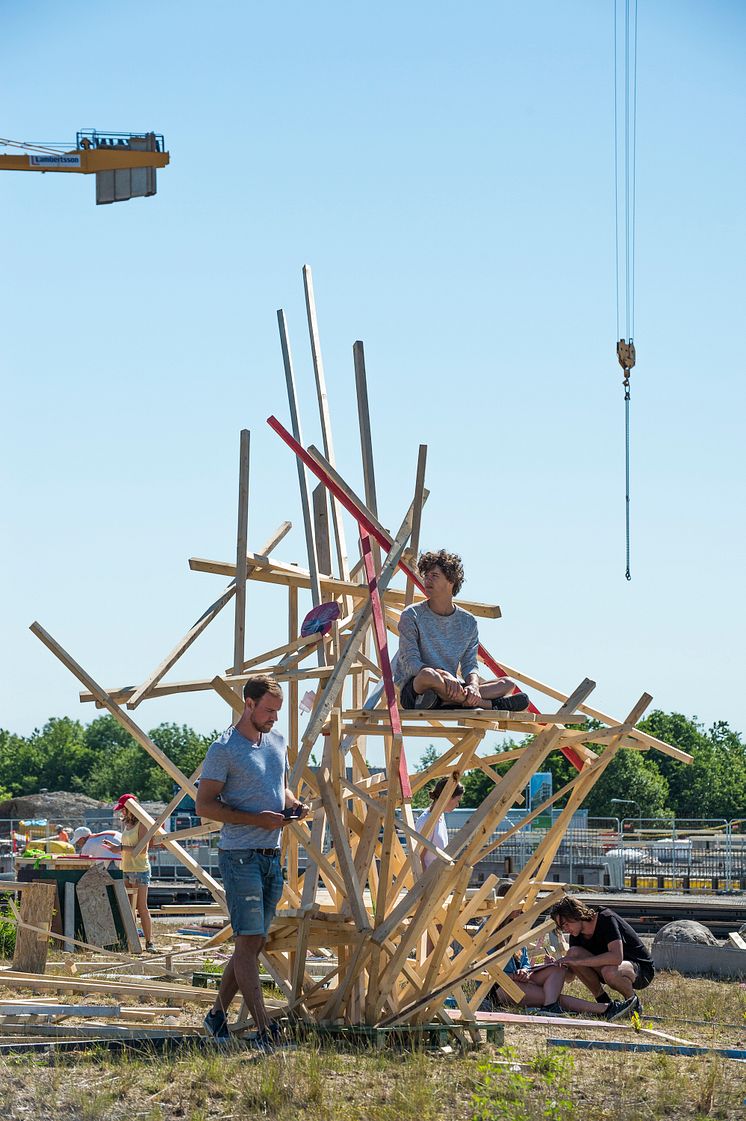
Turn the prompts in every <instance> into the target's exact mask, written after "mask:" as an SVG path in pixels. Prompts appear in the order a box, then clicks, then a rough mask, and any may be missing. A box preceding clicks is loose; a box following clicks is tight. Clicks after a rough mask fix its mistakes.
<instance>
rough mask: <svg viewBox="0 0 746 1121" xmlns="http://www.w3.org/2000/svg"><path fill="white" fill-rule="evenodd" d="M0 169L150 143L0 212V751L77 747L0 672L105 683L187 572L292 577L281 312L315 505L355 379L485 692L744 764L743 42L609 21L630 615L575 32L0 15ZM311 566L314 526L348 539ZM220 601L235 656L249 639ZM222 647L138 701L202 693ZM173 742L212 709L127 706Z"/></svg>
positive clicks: (171, 614) (596, 211)
mask: <svg viewBox="0 0 746 1121" xmlns="http://www.w3.org/2000/svg"><path fill="white" fill-rule="evenodd" d="M0 29H1V30H2V34H1V35H0V73H1V74H2V78H1V79H0V82H1V83H2V91H3V104H4V106H5V113H4V116H3V121H2V132H3V134H4V135H9V136H10V137H12V138H13V139H19V140H26V141H50V140H52V141H54V140H67V139H69V140H71V141H72V140H73V138H74V135H75V132H76V130H77V129H79V128H82V127H95V128H98V129H102V130H105V129H110V130H114V131H130V130H132V131H136V130H141V129H146V128H152V129H155V130H156V131H159V132H163V133H164V134H165V137H166V141H167V146H168V148H169V150H170V152H171V159H172V163H171V166H170V167H168V168H167V169H166V170H165V171H163V172H159V181H158V194H157V196H156V197H155V198H152V199H140V200H134V201H131V202H129V203H126V204H118V205H115V206H109V207H96V206H95V204H94V183H93V181H92V179H89V178H86V177H83V176H74V175H69V176H62V175H50V174H48V175H38V174H35V175H31V174H25V175H24V174H14V173H5V174H3V175H2V176H1V177H0V192H1V195H0V197H1V198H2V213H3V217H4V222H3V252H2V257H3V263H4V266H5V267H4V268H3V269H2V278H1V279H0V283H1V284H2V309H3V321H4V324H3V326H4V330H3V345H2V353H1V356H0V369H2V380H3V400H4V403H5V424H4V438H3V441H2V448H1V450H0V467H1V470H2V483H3V486H2V492H3V500H2V507H1V509H0V517H1V518H2V523H1V525H0V529H1V530H2V536H3V541H4V548H3V551H2V560H1V564H2V569H1V572H2V588H3V592H4V595H3V599H4V605H3V611H2V650H1V651H0V657H1V659H2V662H1V664H0V680H1V681H2V686H1V692H0V727H5V728H9V729H11V730H13V731H17V732H20V733H24V734H27V733H29V732H30V731H31V730H32V729H33V728H34V727H36V726H39V725H41V724H42V723H43V722H44V721H45V720H46V719H47V718H48V717H49V716H52V715H63V714H70V715H75V716H79V717H81V718H83V719H86V720H87V719H90V718H92V717H93V715H94V712H93V711H92V710H91V709H90V708H88V707H82V706H80V705H79V704H78V701H77V691H78V686H77V683H76V681H75V680H74V679H73V678H72V677H71V676H70V675H69V674H68V672H67V671H66V670H65V669H64V668H63V667H62V666H61V665H59V664H58V663H57V662H56V660H55V659H54V658H53V657H52V656H51V654H49V652H48V651H47V650H46V649H45V648H44V647H42V646H41V644H40V643H39V642H38V641H37V640H36V639H35V638H34V637H33V636H32V635H31V634H30V633H29V631H28V629H27V628H28V624H29V623H30V622H31V621H32V620H34V619H38V620H39V621H40V622H41V623H42V625H43V626H45V627H46V628H47V629H48V630H49V631H50V632H51V633H52V634H53V635H54V636H55V637H56V638H57V639H58V641H60V642H61V643H62V644H63V646H65V647H66V648H67V649H68V650H69V651H70V653H71V654H72V655H73V656H74V657H75V658H77V659H78V660H79V661H80V662H81V663H82V664H83V665H84V666H85V667H86V668H87V669H88V670H89V672H90V673H92V675H93V676H94V677H95V678H97V679H98V680H99V681H100V682H101V683H102V684H103V685H105V686H115V685H120V684H129V683H137V682H139V681H140V680H142V679H143V678H144V677H145V676H146V675H147V673H148V672H149V671H150V670H151V669H152V668H153V667H154V666H155V665H156V664H157V663H158V662H159V661H160V660H161V658H162V656H163V655H164V654H165V653H166V652H167V651H168V650H169V649H170V647H171V646H172V645H173V643H174V642H175V641H176V639H177V638H179V637H180V636H181V634H182V633H183V632H184V631H185V630H187V629H188V627H189V626H190V625H191V623H192V622H193V621H194V620H195V619H196V618H197V617H198V616H199V615H200V614H201V612H202V611H203V610H204V608H205V607H206V606H207V605H208V604H209V603H210V602H212V600H213V599H215V598H216V597H217V595H218V594H219V593H220V591H221V590H222V588H223V586H224V584H225V581H224V580H223V579H222V578H220V577H210V576H207V575H202V574H193V573H190V572H189V570H188V566H187V558H188V557H189V556H191V555H197V556H206V557H212V558H216V559H230V558H231V556H232V555H233V553H234V549H235V516H236V487H237V478H236V474H237V461H238V441H239V430H240V429H241V428H244V427H245V428H249V429H250V430H251V433H252V494H251V507H250V514H249V526H250V528H249V537H250V542H251V545H252V547H258V546H259V544H260V543H261V541H262V540H264V539H265V538H266V537H268V536H269V534H270V533H271V531H272V530H273V529H274V528H275V526H276V525H278V524H279V522H281V521H283V520H284V519H285V518H289V519H291V520H292V521H293V522H294V527H295V528H294V529H293V532H292V534H291V535H290V536H289V537H288V538H287V539H286V540H285V542H283V544H282V545H281V546H280V548H279V549H278V553H277V555H278V556H279V557H280V558H281V559H283V560H287V561H298V562H299V563H304V561H305V556H304V551H305V545H304V539H303V534H302V523H301V516H300V506H299V501H298V493H297V480H296V474H295V464H294V461H293V459H292V456H291V455H290V453H289V452H287V450H286V449H285V448H284V446H283V445H282V444H281V443H280V442H279V440H278V439H277V437H276V436H274V434H273V433H272V432H271V431H270V430H269V429H268V428H267V426H266V424H265V419H266V417H267V416H268V415H270V414H271V413H274V414H277V415H278V416H279V417H280V419H282V420H283V421H286V420H287V416H288V410H287V404H286V397H285V389H284V380H283V372H282V363H281V356H280V349H279V343H278V338H277V327H276V316H275V312H276V309H277V308H279V307H283V308H285V310H286V313H287V316H288V321H289V326H290V331H291V341H292V345H293V352H294V358H295V362H296V376H297V380H298V384H299V393H300V396H301V408H302V419H303V426H304V436H305V439H306V442H307V443H310V442H311V441H313V442H316V443H320V438H319V428H318V421H317V412H316V404H315V392H314V387H313V377H312V369H311V365H310V356H309V349H308V343H307V333H306V327H305V312H304V306H303V288H302V280H301V267H302V265H303V264H304V263H309V264H310V265H311V266H312V268H313V272H314V280H315V286H316V298H317V305H318V314H319V323H320V329H321V339H322V347H323V352H324V360H325V365H326V374H327V386H328V393H329V401H330V406H331V410H332V420H333V424H334V434H335V443H336V450H337V458H338V464H339V467H340V470H341V471H342V473H343V474H344V475H345V476H346V477H347V478H348V479H349V481H350V483H351V485H353V486H354V487H355V488H356V489H358V490H360V491H362V477H361V476H362V472H361V468H360V456H359V444H358V437H357V416H356V406H355V396H354V379H353V368H352V343H353V342H354V341H355V340H356V339H363V340H364V342H365V346H366V358H367V366H368V378H369V394H370V403H371V414H372V427H373V434H374V441H375V446H376V468H377V482H378V491H379V507H380V513H381V518H382V520H383V521H384V523H385V524H387V525H389V526H390V527H391V528H393V529H395V528H396V527H397V526H398V524H399V522H400V520H401V517H402V514H403V511H404V508H405V507H406V505H407V504H408V502H409V498H410V494H411V490H412V487H413V482H414V471H415V465H416V459H417V446H418V444H419V443H420V442H424V443H427V444H428V446H429V462H428V486H429V487H430V490H431V498H430V500H429V503H428V505H427V508H426V513H425V518H424V523H423V534H422V540H423V544H424V545H426V546H428V547H440V546H441V545H445V546H446V547H449V548H454V549H458V550H459V551H460V552H461V553H462V555H463V557H464V561H465V565H466V569H467V578H468V582H467V584H466V586H465V589H464V594H465V595H468V596H469V597H471V598H474V599H482V600H485V601H491V602H498V603H500V604H501V606H502V609H503V616H504V617H503V619H501V620H499V621H495V622H489V623H485V624H484V625H483V627H482V637H483V640H484V641H485V643H486V645H487V646H488V647H489V648H490V649H491V651H492V652H493V653H494V654H495V656H496V657H498V658H502V659H503V660H505V661H506V662H508V663H509V664H512V665H515V666H517V667H519V668H522V669H524V670H526V671H527V672H529V673H531V674H532V675H534V676H535V677H537V678H539V679H541V680H544V681H547V682H550V683H552V684H553V685H555V686H556V687H559V688H563V689H566V690H567V691H570V690H572V689H573V688H574V686H575V685H576V684H577V683H578V682H579V681H580V680H581V679H582V678H583V677H585V676H589V677H592V678H593V679H594V680H596V681H597V682H598V688H597V689H596V692H595V693H594V695H593V699H592V703H594V704H595V705H596V707H599V708H601V709H604V710H605V711H607V712H610V713H613V714H615V715H619V716H622V715H624V714H625V713H626V711H627V710H628V709H629V708H630V707H631V706H632V704H633V703H634V702H635V701H636V700H637V698H638V696H639V695H640V693H641V692H642V691H643V690H647V691H649V692H651V693H652V694H653V695H654V698H655V699H654V704H655V705H658V706H660V707H662V708H664V709H667V710H676V711H681V712H684V713H685V714H687V715H689V716H692V715H697V716H698V717H699V718H700V719H702V720H703V721H705V722H706V723H709V722H711V721H714V720H717V719H723V720H727V721H729V722H730V723H731V725H732V726H734V727H736V728H737V729H739V730H741V731H743V730H744V729H745V728H746V702H744V693H743V689H742V682H743V677H744V658H743V653H742V646H743V642H742V635H743V633H744V624H745V623H746V619H745V617H744V616H745V611H744V596H743V593H742V580H743V572H744V569H745V567H746V566H745V564H744V560H745V559H746V558H745V557H744V552H745V550H744V529H743V505H744V503H743V477H744V471H743V463H742V451H741V441H742V429H743V419H742V418H743V413H744V397H745V396H746V391H745V389H744V386H745V385H746V380H745V379H744V358H743V354H744V347H743V340H742V321H743V291H744V279H745V278H744V259H745V257H744V226H745V225H746V223H745V220H744V206H743V196H744V182H746V175H745V172H746V166H745V164H746V157H745V155H744V152H745V150H746V149H745V148H744V135H743V122H744V119H746V117H745V113H744V110H745V109H746V105H745V102H746V80H745V79H744V71H743V65H742V60H743V54H744V40H745V38H746V36H745V30H746V9H744V8H743V6H742V5H739V4H735V3H723V2H721V3H718V2H714V3H711V4H709V5H707V6H703V5H700V4H695V3H693V2H692V3H689V2H686V0H684V2H682V0H677V2H675V3H674V2H673V0H670V2H665V0H657V2H653V0H640V4H639V44H638V147H637V172H638V174H637V270H636V293H637V297H636V314H635V323H636V336H635V341H636V345H637V352H638V365H637V367H636V369H635V371H634V374H633V387H632V394H633V399H632V533H633V540H632V575H633V579H632V582H631V583H630V584H628V583H627V582H626V581H625V579H624V459H623V403H622V388H621V374H620V370H619V367H618V365H617V362H616V356H615V343H616V312H615V307H616V303H615V300H616V296H615V266H614V209H613V207H614V197H613V188H614V178H613V155H614V135H613V46H612V34H613V5H612V4H611V2H606V0H604V2H601V0H594V2H590V0H588V2H579V0H578V2H568V3H565V4H562V5H558V4H555V3H548V2H546V3H526V4H523V5H515V4H508V3H499V2H493V3H471V4H465V5H458V6H457V5H448V4H432V3H429V4H424V3H410V4H406V5H402V4H391V3H387V2H382V3H379V4H377V5H375V6H368V7H365V8H363V7H362V6H359V5H349V4H340V3H325V4H320V5H308V4H301V3H286V4H283V5H266V4H261V5H260V4H256V3H229V2H224V3H215V4H212V5H209V6H207V5H204V4H196V3H191V2H189V0H187V2H179V3H175V2H155V3H153V2H148V3H144V2H138V0H130V2H129V3H127V4H124V5H101V4H98V3H88V2H82V0H78V2H75V0H72V2H69V3H66V4H64V5H62V4H55V3H51V2H48V3H47V2H36V3H25V2H13V0H4V2H3V3H2V4H0ZM347 532H348V540H349V539H352V537H353V533H352V526H351V525H348V527H347ZM284 627H285V606H284V601H283V598H282V596H281V594H280V593H279V592H277V593H273V592H271V591H267V590H266V589H264V588H263V587H258V588H257V587H252V588H251V590H250V594H249V613H248V633H249V636H250V637H249V649H250V650H252V651H257V652H258V651H259V650H260V649H265V648H268V647H269V646H271V645H273V643H275V642H280V641H282V640H283V638H284ZM231 651H232V633H231V620H230V618H229V616H228V615H227V614H225V618H221V619H220V620H219V621H218V622H217V623H216V624H215V625H214V628H213V630H212V631H211V632H209V633H207V634H206V635H205V636H204V637H203V638H202V639H201V640H200V642H199V643H198V644H197V645H196V646H195V647H194V648H193V650H192V651H191V652H190V653H189V655H188V656H187V657H185V658H184V660H183V662H182V663H180V666H179V667H177V668H176V670H175V671H173V673H172V677H174V678H175V679H183V678H189V677H202V676H208V675H212V674H214V673H215V672H216V670H219V669H222V668H223V667H224V666H226V665H228V664H229V662H230V661H231ZM136 717H137V719H138V720H140V722H141V723H142V724H143V726H145V727H152V726H154V725H155V724H157V723H159V722H160V721H162V720H173V721H176V722H178V723H182V722H184V723H188V724H191V725H193V726H194V727H196V728H198V729H199V730H201V731H209V730H210V729H212V728H214V727H219V726H223V725H224V724H225V723H226V709H225V707H224V705H223V702H221V701H220V700H219V698H217V697H213V696H212V695H208V694H206V695H202V696H198V697H195V696H189V697H181V698H178V697H177V698H170V699H168V700H163V701H157V702H150V703H149V704H148V705H143V706H142V707H141V708H140V709H139V710H138V713H137V714H136Z"/></svg>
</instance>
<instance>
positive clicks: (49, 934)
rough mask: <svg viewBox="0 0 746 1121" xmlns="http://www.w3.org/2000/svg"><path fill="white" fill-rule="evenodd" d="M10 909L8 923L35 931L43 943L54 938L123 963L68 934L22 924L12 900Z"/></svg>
mask: <svg viewBox="0 0 746 1121" xmlns="http://www.w3.org/2000/svg"><path fill="white" fill-rule="evenodd" d="M73 887H75V884H73ZM8 907H9V909H10V912H11V914H10V915H9V916H7V921H8V922H15V923H16V924H17V925H18V926H19V927H23V928H25V929H26V930H30V931H33V932H34V934H35V935H36V937H37V938H39V939H40V940H42V941H47V940H48V939H49V938H53V939H55V940H57V941H59V942H64V943H65V944H67V943H68V942H71V943H72V946H80V947H81V949H83V950H93V951H95V953H97V954H101V955H103V956H104V957H111V958H116V960H117V962H121V960H122V955H121V954H118V953H114V952H113V951H111V950H104V949H102V948H101V947H100V946H93V945H91V944H90V943H89V942H82V941H80V939H78V938H69V937H68V936H67V935H66V934H58V933H57V932H56V931H54V930H48V929H47V928H46V927H45V926H34V925H32V924H31V923H26V922H22V921H21V916H20V914H19V912H18V909H17V908H16V906H15V904H14V903H13V900H12V899H9V900H8ZM71 948H72V947H71ZM55 964H58V963H55ZM106 968H107V969H111V968H112V966H110V965H109V966H107V967H106Z"/></svg>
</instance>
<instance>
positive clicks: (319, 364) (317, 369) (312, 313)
mask: <svg viewBox="0 0 746 1121" xmlns="http://www.w3.org/2000/svg"><path fill="white" fill-rule="evenodd" d="M303 287H304V291H305V297H306V315H307V318H308V333H309V335H310V339H311V358H312V360H313V372H314V376H315V379H316V396H317V398H318V402H319V419H320V421H321V438H322V441H323V444H324V455H325V456H326V458H327V459H328V460H329V462H330V463H331V464H332V466H334V465H335V458H334V443H333V440H332V425H331V417H330V414H329V403H328V400H327V395H326V381H325V377H324V362H323V359H322V357H321V343H320V341H319V328H318V323H317V319H316V299H315V296H314V291H313V276H312V274H311V269H310V267H309V266H308V265H304V266H303ZM331 507H332V525H333V527H334V540H335V545H336V551H337V571H338V572H339V575H340V576H341V578H342V579H343V580H349V578H350V573H349V567H348V564H347V544H346V542H345V533H344V524H343V520H342V509H341V507H340V505H339V503H338V502H337V500H336V499H335V498H334V497H332V500H331ZM322 571H328V572H331V566H330V567H329V568H328V569H322Z"/></svg>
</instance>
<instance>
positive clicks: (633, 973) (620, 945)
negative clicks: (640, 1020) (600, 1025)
mask: <svg viewBox="0 0 746 1121" xmlns="http://www.w3.org/2000/svg"><path fill="white" fill-rule="evenodd" d="M549 913H550V915H551V917H552V918H553V919H554V922H555V925H556V926H557V928H558V930H560V931H562V933H563V934H567V935H568V936H569V939H570V948H569V949H568V951H567V953H566V954H565V955H564V956H563V957H561V958H558V959H557V960H558V962H559V963H560V964H562V965H563V966H565V968H567V969H569V970H571V971H572V973H573V974H574V976H575V977H577V978H578V980H579V981H582V982H583V984H584V985H585V987H586V988H587V989H588V990H589V991H590V993H591V995H592V996H593V998H594V1000H596V1001H599V1002H601V1003H603V1004H618V1003H620V1002H618V1001H612V999H611V997H610V996H609V994H608V993H607V992H606V990H605V988H604V984H606V985H608V986H609V988H610V989H614V990H615V991H616V992H618V993H621V995H622V998H623V999H622V1002H621V1003H623V1004H625V1005H628V1006H629V1008H628V1011H629V1012H630V1013H632V1012H641V1011H642V1004H641V1003H640V998H639V997H638V996H637V993H636V991H635V990H637V991H639V990H640V989H645V988H647V986H648V985H649V984H650V982H651V981H652V980H653V977H654V976H655V966H654V965H653V959H652V958H651V956H650V954H649V953H648V951H647V949H646V948H645V944H644V943H643V942H642V940H641V938H640V937H639V935H638V934H637V933H636V932H635V931H634V930H633V929H632V927H631V926H630V924H629V923H628V922H627V921H626V919H623V918H622V917H621V915H618V914H617V913H616V912H615V911H612V910H611V909H610V908H609V907H602V908H601V909H600V910H598V911H596V910H594V909H593V908H592V907H588V906H586V904H585V903H583V902H581V900H580V899H575V898H574V897H573V896H572V895H567V896H565V898H564V899H561V900H560V901H559V903H555V905H554V906H553V907H552V909H551V911H550V912H549Z"/></svg>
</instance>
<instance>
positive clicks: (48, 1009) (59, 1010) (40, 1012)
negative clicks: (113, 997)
mask: <svg viewBox="0 0 746 1121" xmlns="http://www.w3.org/2000/svg"><path fill="white" fill-rule="evenodd" d="M121 1011H122V1009H121V1005H119V1004H50V1003H49V1002H48V1001H47V1002H46V1003H42V1002H30V1001H23V1002H22V1001H18V1002H17V1003H16V1002H15V1001H6V1000H3V1001H0V1016H74V1017H76V1018H77V1019H85V1018H86V1017H89V1016H94V1017H97V1018H99V1019H103V1018H105V1017H106V1018H108V1017H114V1016H120V1015H121Z"/></svg>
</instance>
